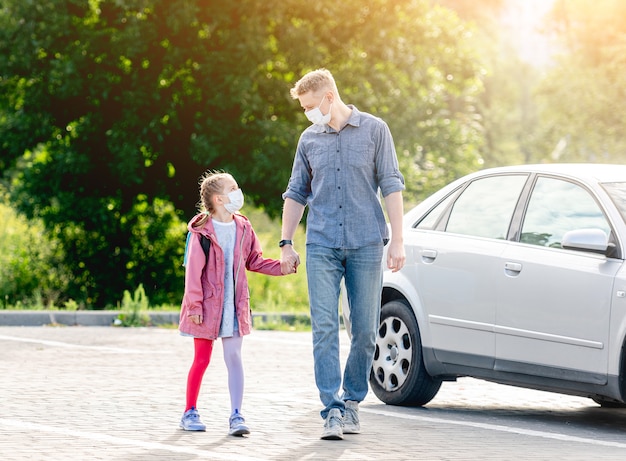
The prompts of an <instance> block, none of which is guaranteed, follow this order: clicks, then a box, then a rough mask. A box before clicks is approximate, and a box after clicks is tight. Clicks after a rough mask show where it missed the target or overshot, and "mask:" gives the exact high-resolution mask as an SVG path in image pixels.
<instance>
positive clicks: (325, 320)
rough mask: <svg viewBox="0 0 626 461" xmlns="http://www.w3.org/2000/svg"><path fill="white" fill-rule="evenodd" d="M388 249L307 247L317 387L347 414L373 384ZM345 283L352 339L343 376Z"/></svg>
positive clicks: (330, 403)
mask: <svg viewBox="0 0 626 461" xmlns="http://www.w3.org/2000/svg"><path fill="white" fill-rule="evenodd" d="M382 256H383V244H382V242H381V243H380V245H370V246H367V247H363V248H359V249H356V250H341V249H332V248H325V247H322V246H319V245H307V253H306V270H307V280H308V287H309V304H310V308H311V326H312V330H313V360H314V364H315V383H316V384H317V388H318V390H319V393H320V399H321V401H322V404H324V409H323V410H322V411H321V416H322V418H324V419H325V418H326V416H327V414H328V412H329V411H330V409H331V408H338V409H339V410H340V411H341V413H342V414H343V413H344V412H345V403H344V402H345V401H346V400H356V401H357V402H360V401H362V400H363V399H364V398H365V396H366V395H367V391H368V381H369V374H370V369H371V367H372V360H373V357H374V350H375V347H376V333H377V330H378V323H379V320H380V296H381V291H382ZM342 277H343V278H344V281H345V285H346V291H347V294H348V299H349V302H350V323H351V326H352V339H351V343H350V353H349V355H348V359H347V361H346V366H345V370H344V374H343V393H342V395H341V396H340V395H339V389H340V388H341V387H342V379H341V364H340V357H339V309H338V306H339V289H340V283H341V279H342Z"/></svg>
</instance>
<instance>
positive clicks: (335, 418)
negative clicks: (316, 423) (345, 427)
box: [328, 416, 341, 427]
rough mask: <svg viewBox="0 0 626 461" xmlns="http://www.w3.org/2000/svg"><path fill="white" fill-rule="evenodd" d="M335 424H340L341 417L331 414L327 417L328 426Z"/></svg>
mask: <svg viewBox="0 0 626 461" xmlns="http://www.w3.org/2000/svg"><path fill="white" fill-rule="evenodd" d="M335 424H338V425H340V426H341V418H339V417H338V416H331V417H330V418H329V419H328V426H329V427H330V426H333V425H335Z"/></svg>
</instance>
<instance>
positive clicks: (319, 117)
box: [304, 96, 333, 126]
mask: <svg viewBox="0 0 626 461" xmlns="http://www.w3.org/2000/svg"><path fill="white" fill-rule="evenodd" d="M324 99H326V96H324V97H323V98H322V101H321V102H320V105H319V106H317V107H316V108H315V109H311V110H307V111H306V112H305V113H304V115H306V118H308V119H309V122H311V123H312V124H314V125H320V126H324V125H326V124H328V122H330V112H331V110H332V108H333V103H332V102H331V103H330V107H329V108H328V113H327V114H326V115H324V114H322V111H321V110H320V107H322V103H323V102H324Z"/></svg>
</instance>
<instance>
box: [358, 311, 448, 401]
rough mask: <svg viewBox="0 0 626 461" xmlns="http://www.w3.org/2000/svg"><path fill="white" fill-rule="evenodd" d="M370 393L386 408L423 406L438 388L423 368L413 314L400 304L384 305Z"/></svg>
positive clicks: (419, 339) (437, 381)
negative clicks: (384, 404)
mask: <svg viewBox="0 0 626 461" xmlns="http://www.w3.org/2000/svg"><path fill="white" fill-rule="evenodd" d="M370 385H371V387H372V391H373V392H374V394H375V395H376V397H378V398H379V399H380V400H382V401H383V402H385V403H387V404H389V405H417V406H419V405H425V404H427V403H428V402H430V401H431V400H432V399H433V398H434V397H435V395H436V394H437V392H438V391H439V388H440V387H441V381H440V380H437V379H433V378H432V377H431V376H430V375H429V374H428V373H427V372H426V368H425V367H424V360H423V357H422V341H421V337H420V333H419V328H418V325H417V321H416V320H415V316H414V315H413V311H412V310H411V308H410V307H409V306H407V305H406V304H405V303H403V302H401V301H390V302H388V303H387V304H385V305H383V307H382V309H381V315H380V327H379V328H378V336H377V338H376V352H375V353H374V362H373V364H372V371H371V374H370Z"/></svg>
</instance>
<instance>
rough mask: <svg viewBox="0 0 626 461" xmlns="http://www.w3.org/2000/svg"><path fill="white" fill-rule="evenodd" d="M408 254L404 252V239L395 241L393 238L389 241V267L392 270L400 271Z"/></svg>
mask: <svg viewBox="0 0 626 461" xmlns="http://www.w3.org/2000/svg"><path fill="white" fill-rule="evenodd" d="M405 261H406V254H405V252H404V244H403V243H402V241H394V240H393V239H391V242H390V243H389V251H387V267H388V268H389V269H391V272H398V271H399V270H400V269H402V268H403V267H404V262H405Z"/></svg>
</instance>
